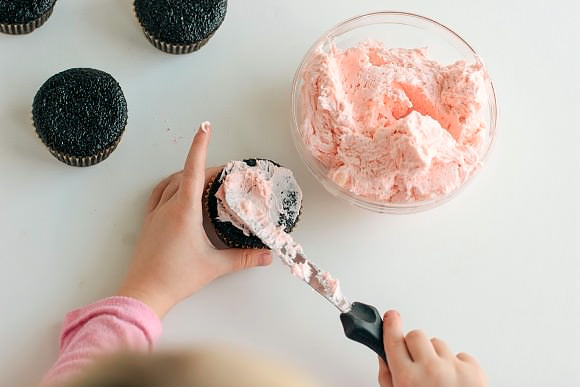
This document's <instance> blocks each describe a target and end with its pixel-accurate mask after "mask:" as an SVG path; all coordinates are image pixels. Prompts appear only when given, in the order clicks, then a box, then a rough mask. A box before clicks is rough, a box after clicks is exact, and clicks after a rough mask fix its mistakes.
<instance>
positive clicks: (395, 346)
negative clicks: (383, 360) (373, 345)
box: [383, 310, 412, 374]
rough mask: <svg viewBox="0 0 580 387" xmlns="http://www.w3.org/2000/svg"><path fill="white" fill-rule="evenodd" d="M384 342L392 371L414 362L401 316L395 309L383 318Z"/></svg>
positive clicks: (394, 371)
mask: <svg viewBox="0 0 580 387" xmlns="http://www.w3.org/2000/svg"><path fill="white" fill-rule="evenodd" d="M383 342H384V343H385V354H386V355H387V361H388V362H389V366H390V368H391V373H393V374H395V373H397V371H398V370H399V369H400V368H401V367H405V366H408V365H409V364H411V363H412V359H411V356H410V355H409V352H408V350H407V345H406V344H405V337H404V336H403V325H402V322H401V317H400V316H399V313H398V312H397V311H395V310H390V311H388V312H387V313H385V316H384V318H383Z"/></svg>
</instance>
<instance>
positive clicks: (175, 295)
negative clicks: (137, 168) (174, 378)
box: [117, 124, 272, 317]
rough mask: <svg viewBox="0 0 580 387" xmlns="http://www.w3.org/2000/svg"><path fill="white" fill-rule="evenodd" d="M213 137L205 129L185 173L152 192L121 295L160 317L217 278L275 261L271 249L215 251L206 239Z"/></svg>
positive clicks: (195, 144) (206, 126) (175, 175)
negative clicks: (205, 201) (209, 148)
mask: <svg viewBox="0 0 580 387" xmlns="http://www.w3.org/2000/svg"><path fill="white" fill-rule="evenodd" d="M209 132H210V127H209V124H202V127H201V128H200V129H199V130H198V132H197V134H196V135H195V137H194V139H193V144H192V145H191V149H190V151H189V154H188V156H187V161H186V162H185V167H184V169H183V171H181V172H178V173H175V174H173V175H171V176H169V177H167V178H166V179H165V180H163V181H162V182H160V183H159V184H158V185H157V187H155V189H154V190H153V192H152V194H151V197H150V199H149V203H148V208H147V216H146V218H145V222H144V224H143V229H142V230H141V235H140V236H139V240H138V242H137V245H136V247H135V251H134V253H133V258H132V261H131V267H130V269H129V273H128V275H127V277H126V279H125V281H124V283H123V284H122V286H121V288H120V290H119V292H118V293H117V295H119V296H127V297H133V298H136V299H138V300H140V301H142V302H144V303H145V304H147V305H148V306H150V307H151V308H152V309H153V310H154V311H155V312H156V313H157V314H158V315H159V316H160V317H163V316H164V315H165V314H166V313H167V311H168V310H169V309H170V308H171V307H172V306H174V305H175V304H176V303H178V302H179V301H181V300H183V299H184V298H187V297H189V296H190V295H192V294H193V293H194V292H195V291H197V290H199V289H200V288H201V287H203V286H204V285H207V284H208V283H209V282H211V281H213V280H214V279H216V278H217V277H220V276H223V275H225V274H228V273H231V272H234V271H238V270H242V269H247V268H250V267H254V266H266V265H269V264H270V263H271V262H272V257H271V255H270V252H269V251H267V250H250V249H244V250H242V249H228V250H216V249H214V248H213V247H212V246H211V244H210V243H209V240H208V239H207V236H206V234H205V232H204V229H203V217H202V204H201V200H202V197H203V191H204V187H205V185H206V179H207V178H209V177H210V176H211V175H212V173H213V174H215V173H217V172H218V171H219V170H218V169H217V168H215V169H213V170H211V169H210V170H208V173H207V174H206V171H205V160H206V154H207V145H208V143H209V138H210V133H209Z"/></svg>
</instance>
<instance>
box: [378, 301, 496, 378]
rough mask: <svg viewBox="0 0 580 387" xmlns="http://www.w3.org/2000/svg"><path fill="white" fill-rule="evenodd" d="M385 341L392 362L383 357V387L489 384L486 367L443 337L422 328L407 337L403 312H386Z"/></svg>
mask: <svg viewBox="0 0 580 387" xmlns="http://www.w3.org/2000/svg"><path fill="white" fill-rule="evenodd" d="M383 340H384V343H385V353H386V355H387V359H388V361H389V365H388V366H387V364H386V363H385V361H384V360H383V359H381V358H379V384H380V386H381V387H485V386H487V381H486V378H485V375H484V373H483V369H482V368H481V367H480V366H479V364H477V361H476V360H475V358H473V357H472V356H470V355H468V354H466V353H463V352H462V353H459V354H457V356H455V355H454V354H453V352H451V350H450V349H449V347H448V346H447V344H446V343H445V342H444V341H442V340H439V339H436V338H433V339H431V340H429V339H428V338H427V336H425V334H424V333H423V332H421V331H417V330H415V331H411V332H409V333H408V334H407V336H403V330H402V323H401V317H400V316H399V313H398V312H397V311H394V310H390V311H388V312H387V313H385V316H384V323H383Z"/></svg>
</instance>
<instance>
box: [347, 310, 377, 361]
mask: <svg viewBox="0 0 580 387" xmlns="http://www.w3.org/2000/svg"><path fill="white" fill-rule="evenodd" d="M340 321H341V322H342V327H343V328H344V334H345V335H346V337H348V338H349V339H351V340H354V341H358V342H359V343H361V344H364V345H366V346H367V347H369V348H370V349H372V350H373V351H375V352H376V353H377V355H379V356H380V357H382V358H383V359H384V360H385V361H387V358H386V356H385V347H384V345H383V319H382V318H381V315H380V314H379V311H378V310H377V308H375V307H374V306H371V305H367V304H363V303H362V302H353V303H352V306H351V310H350V311H348V312H347V313H341V314H340Z"/></svg>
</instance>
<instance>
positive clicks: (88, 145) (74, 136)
mask: <svg viewBox="0 0 580 387" xmlns="http://www.w3.org/2000/svg"><path fill="white" fill-rule="evenodd" d="M32 119H33V122H34V127H35V128H36V133H37V134H38V137H40V139H41V140H42V142H43V143H44V145H46V146H47V147H48V150H49V151H50V153H51V154H52V155H53V156H54V157H56V158H57V159H59V160H60V161H62V162H64V163H66V164H69V165H72V166H76V167H87V166H90V165H94V164H97V163H99V162H101V161H103V160H104V159H106V158H107V157H108V156H109V155H110V154H111V153H112V152H113V151H114V150H115V148H116V147H117V144H118V143H119V141H120V140H121V136H122V134H123V132H124V130H125V126H126V125H127V102H126V101H125V96H124V95H123V91H122V90H121V86H120V85H119V83H117V81H116V80H115V79H114V78H113V77H112V76H111V75H109V74H107V73H105V72H103V71H100V70H95V69H90V68H73V69H69V70H66V71H63V72H61V73H58V74H56V75H54V76H52V77H51V78H49V79H48V80H47V81H46V82H45V83H44V84H43V85H42V86H41V87H40V90H38V92H37V93H36V96H35V97H34V102H33V104H32Z"/></svg>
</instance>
